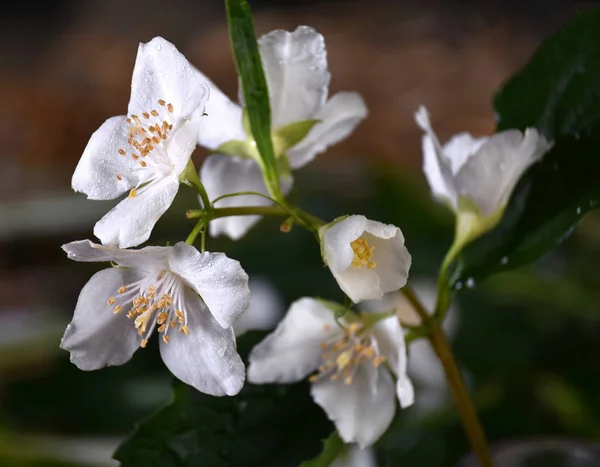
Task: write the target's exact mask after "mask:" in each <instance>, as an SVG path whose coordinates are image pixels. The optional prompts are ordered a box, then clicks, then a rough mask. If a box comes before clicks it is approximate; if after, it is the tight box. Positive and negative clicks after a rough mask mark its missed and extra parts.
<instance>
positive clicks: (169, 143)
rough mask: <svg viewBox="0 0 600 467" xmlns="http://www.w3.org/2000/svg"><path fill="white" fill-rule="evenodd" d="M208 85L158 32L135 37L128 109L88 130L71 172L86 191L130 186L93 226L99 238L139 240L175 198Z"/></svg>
mask: <svg viewBox="0 0 600 467" xmlns="http://www.w3.org/2000/svg"><path fill="white" fill-rule="evenodd" d="M208 92H209V88H208V86H207V84H206V83H204V82H202V81H201V80H199V78H198V76H197V75H196V74H195V72H194V70H193V68H192V67H191V66H190V64H189V63H188V62H187V60H186V59H185V57H184V56H183V55H181V53H179V52H178V51H177V49H176V48H175V46H174V45H173V44H171V43H169V42H167V41H166V40H164V39H163V38H161V37H156V38H154V39H152V40H151V41H150V42H148V43H147V44H140V46H139V49H138V54H137V58H136V61H135V67H134V69H133V77H132V80H131V98H130V101H129V107H128V116H119V117H112V118H109V119H108V120H107V121H106V122H104V124H102V126H101V127H100V128H99V129H98V130H97V131H96V132H95V133H94V134H93V135H92V137H91V138H90V141H89V143H88V144H87V146H86V148H85V150H84V152H83V155H82V156H81V160H80V161H79V164H78V165H77V168H76V169H75V173H74V174H73V180H72V186H73V189H74V190H75V191H79V192H82V193H85V194H86V195H87V197H88V198H89V199H99V200H107V199H115V198H118V197H119V196H121V195H122V194H124V193H126V192H129V195H128V196H127V197H126V198H125V199H123V200H122V201H121V202H120V203H119V204H118V205H117V206H116V207H115V208H114V209H112V210H111V211H110V212H109V213H108V214H106V215H105V216H104V217H103V218H102V219H101V220H100V221H99V222H98V223H97V224H96V226H95V228H94V235H96V236H97V237H98V238H99V239H100V240H101V241H102V243H104V244H105V245H117V246H119V247H121V248H126V247H131V246H137V245H139V244H140V243H143V242H145V241H146V240H147V239H148V238H149V236H150V232H151V231H152V228H153V227H154V224H156V221H157V220H158V219H159V218H160V216H162V214H163V213H164V212H165V211H166V210H167V209H168V207H169V206H170V205H171V203H172V202H173V199H174V198H175V195H176V194H177V191H178V189H179V184H180V176H181V175H182V173H183V172H184V170H185V168H186V166H187V164H188V161H189V160H190V156H191V154H192V151H193V150H194V148H195V147H196V142H197V139H198V129H199V120H200V118H201V116H202V113H203V112H204V107H205V104H206V101H207V99H208Z"/></svg>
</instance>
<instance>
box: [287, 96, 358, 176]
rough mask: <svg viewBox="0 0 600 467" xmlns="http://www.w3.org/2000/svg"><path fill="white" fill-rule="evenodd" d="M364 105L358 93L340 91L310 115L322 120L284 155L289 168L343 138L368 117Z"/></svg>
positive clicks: (300, 165) (299, 164)
mask: <svg viewBox="0 0 600 467" xmlns="http://www.w3.org/2000/svg"><path fill="white" fill-rule="evenodd" d="M367 113H368V111H367V106H366V104H365V101H364V100H363V98H362V97H361V96H360V94H358V93H355V92H340V93H337V94H336V95H334V96H333V97H332V98H331V99H330V100H329V101H328V102H327V104H325V106H324V107H323V108H322V109H321V110H320V111H319V112H318V113H317V114H316V115H315V116H314V117H312V118H314V119H317V120H321V122H320V123H317V124H316V125H315V126H314V127H313V128H312V130H310V132H309V133H308V134H307V135H306V137H305V138H304V139H303V140H302V141H300V143H298V144H297V145H295V146H294V147H292V148H290V149H288V150H287V151H286V154H287V156H288V159H289V160H290V165H291V167H292V168H294V169H297V168H300V167H302V166H303V165H306V164H307V163H308V162H310V161H312V160H313V159H314V158H315V156H316V155H317V154H319V153H321V152H323V151H325V149H327V148H328V147H329V146H331V145H333V144H336V143H337V142H339V141H341V140H343V139H344V138H346V137H347V136H348V135H350V133H352V132H353V131H354V129H355V128H356V127H357V126H358V124H359V123H360V122H361V121H362V120H363V119H364V118H365V117H366V116H367Z"/></svg>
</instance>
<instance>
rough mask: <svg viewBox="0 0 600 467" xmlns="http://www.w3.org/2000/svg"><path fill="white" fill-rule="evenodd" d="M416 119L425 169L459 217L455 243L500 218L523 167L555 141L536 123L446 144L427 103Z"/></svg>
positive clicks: (467, 136) (458, 138)
mask: <svg viewBox="0 0 600 467" xmlns="http://www.w3.org/2000/svg"><path fill="white" fill-rule="evenodd" d="M415 120H416V122H417V124H418V125H419V127H420V128H421V129H422V130H423V131H424V132H425V134H424V135H423V170H424V172H425V176H426V177H427V181H428V182H429V186H430V188H431V191H432V193H433V195H434V196H435V197H436V198H438V199H440V200H443V201H445V202H446V203H447V204H449V205H450V207H451V208H452V209H453V210H454V212H455V214H456V217H457V223H456V239H455V245H457V246H456V247H455V248H458V247H460V246H463V245H465V244H466V243H468V242H470V241H471V240H473V239H475V238H477V237H478V236H480V235H481V234H483V233H484V232H486V231H488V230H490V229H492V228H493V227H494V226H495V225H496V224H497V223H498V222H499V221H500V219H501V218H502V215H503V213H504V209H505V207H506V204H507V203H508V200H509V198H510V195H511V193H512V191H513V189H514V188H515V186H516V184H517V182H518V181H519V179H520V178H521V176H522V175H523V173H524V172H525V171H526V170H527V169H528V168H529V167H530V166H531V165H532V164H534V163H535V162H537V161H538V160H540V159H541V158H542V156H543V155H544V154H545V153H546V152H547V151H548V150H549V149H550V148H551V147H552V143H550V142H548V141H547V140H546V138H545V137H544V135H542V134H540V133H539V132H538V131H537V130H536V129H535V128H527V129H526V130H525V132H524V133H522V132H520V131H519V130H506V131H501V132H499V133H496V134H494V135H492V136H489V137H483V138H474V137H473V136H471V135H470V134H469V133H460V134H458V135H455V136H453V137H452V138H451V139H450V140H449V141H448V142H447V143H446V144H444V145H442V144H441V143H440V141H439V140H438V138H437V136H436V134H435V133H434V131H433V128H432V126H431V122H430V121H429V114H428V112H427V109H425V107H422V106H421V107H420V108H419V110H418V111H417V113H416V114H415Z"/></svg>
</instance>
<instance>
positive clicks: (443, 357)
mask: <svg viewBox="0 0 600 467" xmlns="http://www.w3.org/2000/svg"><path fill="white" fill-rule="evenodd" d="M402 293H403V294H404V296H405V297H406V299H407V300H408V301H409V302H410V304H411V305H412V306H413V308H414V309H415V311H416V312H417V314H418V315H419V317H420V318H421V321H422V323H423V326H424V327H425V328H426V329H427V330H428V335H427V337H428V339H429V342H430V343H431V345H432V346H433V349H434V351H435V353H436V355H437V357H438V359H439V360H440V363H441V364H442V366H443V367H444V372H445V373H446V379H447V380H448V385H449V386H450V391H451V392H452V396H453V397H454V401H455V403H456V408H457V409H458V412H459V414H460V418H461V420H462V423H463V427H464V429H465V432H466V434H467V437H468V438H469V443H470V444H471V449H472V450H473V452H474V453H475V455H476V456H477V457H478V459H479V463H480V465H481V467H493V465H494V464H493V462H492V458H491V456H490V451H489V448H488V445H487V441H486V438H485V434H484V432H483V428H482V427H481V423H480V421H479V418H478V416H477V411H476V410H475V406H474V405H473V402H472V401H471V397H470V396H469V391H468V390H467V387H466V386H465V382H464V379H463V377H462V373H461V371H460V368H459V367H458V364H457V362H456V358H455V357H454V354H453V353H452V348H451V347H450V344H449V343H448V340H447V339H446V336H445V335H444V331H443V330H442V327H441V324H442V323H441V321H439V320H437V319H435V318H434V317H432V316H430V315H429V313H428V312H427V310H426V309H425V307H424V306H423V304H422V303H421V302H420V300H419V299H418V298H417V296H416V295H415V293H414V292H413V291H412V290H411V289H410V288H409V287H408V286H407V287H404V288H403V289H402ZM436 308H437V307H436Z"/></svg>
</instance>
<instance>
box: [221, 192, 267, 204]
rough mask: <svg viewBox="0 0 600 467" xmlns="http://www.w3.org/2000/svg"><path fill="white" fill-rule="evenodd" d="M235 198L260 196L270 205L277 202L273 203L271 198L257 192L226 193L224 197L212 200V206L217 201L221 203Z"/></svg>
mask: <svg viewBox="0 0 600 467" xmlns="http://www.w3.org/2000/svg"><path fill="white" fill-rule="evenodd" d="M235 196H260V197H261V198H266V199H268V200H269V201H271V202H272V203H275V204H277V201H275V200H274V199H273V198H271V197H270V196H267V195H264V194H262V193H258V192H257V191H239V192H237V193H228V194H226V195H221V196H219V197H217V198H215V199H213V204H216V203H217V201H221V200H222V199H225V198H233V197H235Z"/></svg>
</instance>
